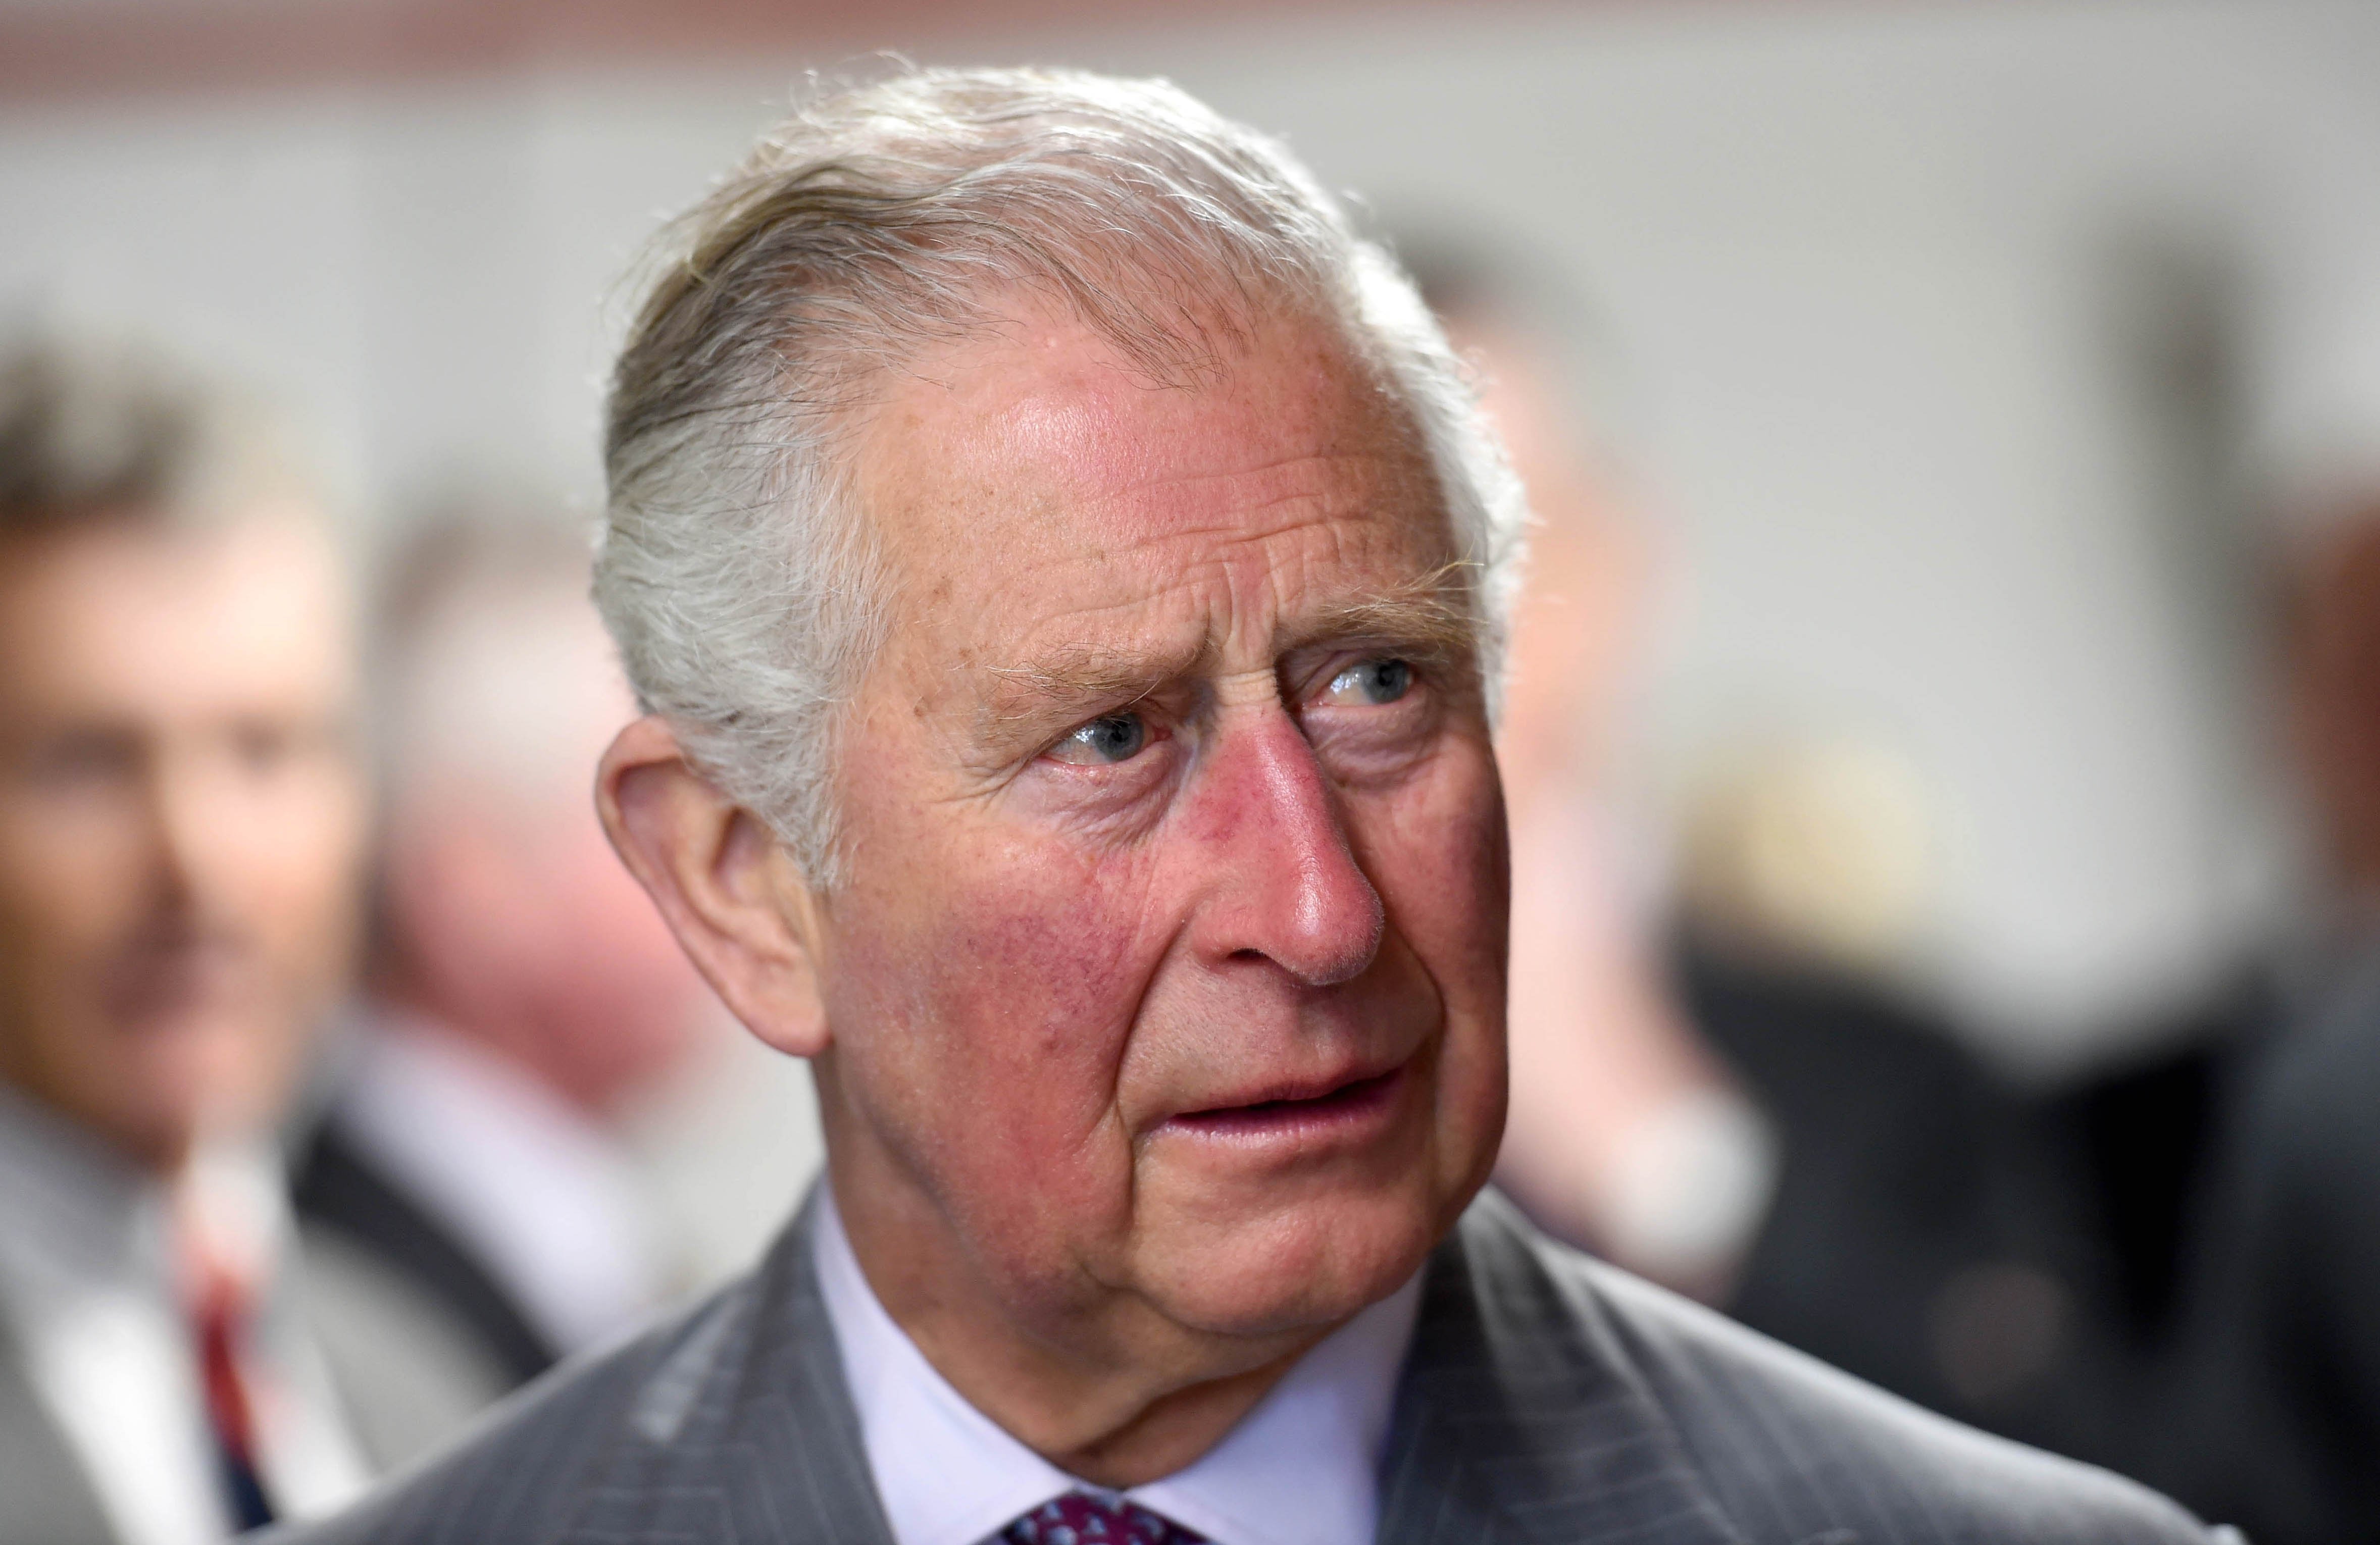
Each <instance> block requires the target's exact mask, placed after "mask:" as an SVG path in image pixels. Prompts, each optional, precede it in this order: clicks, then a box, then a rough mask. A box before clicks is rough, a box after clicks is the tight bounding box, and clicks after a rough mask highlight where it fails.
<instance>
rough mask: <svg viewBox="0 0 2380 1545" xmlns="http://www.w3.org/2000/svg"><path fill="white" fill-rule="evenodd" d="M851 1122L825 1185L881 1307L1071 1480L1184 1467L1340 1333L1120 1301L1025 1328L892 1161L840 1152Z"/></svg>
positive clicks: (1112, 1481) (1057, 1313) (973, 1399)
mask: <svg viewBox="0 0 2380 1545" xmlns="http://www.w3.org/2000/svg"><path fill="white" fill-rule="evenodd" d="M819 1072H820V1104H821V1107H822V1109H824V1110H827V1111H829V1112H831V1111H832V1102H831V1098H830V1088H829V1086H830V1084H831V1075H830V1074H829V1073H828V1072H827V1070H826V1068H824V1067H823V1066H820V1068H819ZM847 1126H848V1123H846V1122H844V1121H840V1120H838V1119H836V1118H835V1117H834V1116H832V1115H829V1116H828V1117H827V1120H826V1127H827V1143H828V1153H829V1155H830V1162H829V1165H828V1169H827V1174H828V1183H829V1185H830V1186H831V1187H832V1190H833V1193H834V1199H835V1206H836V1211H837V1212H838V1213H840V1214H841V1216H842V1219H843V1224H844V1234H845V1235H846V1237H848V1238H849V1239H850V1241H851V1249H852V1253H853V1255H854V1256H855V1257H856V1259H857V1261H858V1263H859V1268H860V1272H861V1274H862V1275H863V1276H865V1277H866V1279H867V1282H868V1287H869V1289H870V1290H871V1291H872V1292H873V1293H874V1294H875V1296H876V1298H877V1301H878V1302H879V1303H880V1304H881V1305H882V1306H883V1308H884V1310H885V1312H886V1313H887V1314H888V1315H889V1316H890V1317H891V1318H892V1322H893V1323H894V1324H895V1325H897V1326H899V1327H900V1329H901V1331H902V1333H903V1334H905V1335H906V1336H907V1337H908V1338H909V1340H910V1341H911V1343H912V1344H914V1345H915V1346H917V1350H918V1351H919V1352H920V1353H921V1354H922V1355H923V1356H924V1357H925V1358H926V1360H927V1361H928V1362H929V1363H930V1364H931V1365H932V1366H933V1368H934V1370H935V1371H936V1372H938V1373H940V1374H941V1376H942V1377H943V1378H944V1379H945V1380H947V1381H948V1382H950V1384H951V1386H952V1388H953V1389H955V1390H957V1391H958V1393H959V1394H961V1395H963V1396H965V1399H966V1401H967V1403H968V1404H969V1405H972V1406H975V1408H976V1409H977V1410H978V1411H981V1412H982V1413H983V1414H984V1415H985V1416H987V1417H989V1418H990V1419H991V1420H992V1421H994V1422H995V1423H997V1424H998V1425H999V1426H1000V1427H1001V1428H1002V1430H1005V1431H1007V1432H1008V1433H1009V1434H1010V1435H1011V1436H1013V1437H1014V1438H1015V1439H1016V1440H1017V1441H1018V1442H1022V1443H1024V1444H1025V1445H1026V1447H1027V1448H1030V1449H1032V1450H1033V1451H1034V1452H1035V1453H1037V1454H1040V1455H1041V1456H1042V1457H1043V1458H1044V1459H1047V1460H1048V1461H1050V1464H1052V1465H1054V1466H1056V1467H1058V1468H1060V1469H1062V1470H1064V1471H1065V1472H1067V1473H1068V1474H1069V1475H1073V1476H1077V1477H1080V1478H1081V1479H1085V1480H1087V1481H1090V1482H1092V1483H1094V1484H1096V1485H1099V1486H1106V1487H1111V1488H1113V1489H1115V1490H1118V1491H1121V1490H1123V1489H1125V1488H1127V1487H1132V1486H1139V1485H1143V1484H1146V1483H1147V1482H1149V1481H1152V1480H1156V1479H1160V1478H1162V1477H1165V1476H1169V1475H1172V1474H1173V1473H1174V1472H1175V1471H1177V1470H1181V1469H1183V1468H1185V1467H1188V1466H1189V1465H1191V1464H1193V1463H1195V1462H1196V1460H1197V1459H1198V1458H1200V1457H1201V1456H1202V1455H1204V1454H1206V1453H1207V1452H1208V1450H1209V1449H1212V1448H1213V1447H1214V1446H1215V1445H1216V1444H1217V1443H1219V1442H1221V1441H1222V1440H1223V1437H1224V1435H1225V1434H1227V1433H1228V1432H1230V1431H1231V1430H1232V1429H1233V1427H1235V1426H1237V1425H1238V1424H1239V1422H1240V1420H1241V1418H1244V1417H1245V1416H1246V1415H1247V1414H1248V1412H1249V1411H1251V1410H1253V1409H1254V1408H1255V1407H1256V1406H1257V1402H1259V1401H1261V1400H1262V1399H1263V1398H1264V1397H1265V1395H1266V1394H1268V1393H1269V1392H1270V1391H1271V1389H1272V1387H1273V1386H1274V1385H1275V1384H1277V1383H1279V1382H1281V1378H1282V1376H1283V1375H1285V1374H1286V1373H1287V1372H1288V1371H1289V1370H1290V1369H1291V1368H1292V1367H1293V1365H1294V1364H1295V1363H1296V1361H1297V1359H1298V1358H1300V1357H1302V1356H1303V1355H1304V1354H1305V1352H1306V1351H1307V1350H1309V1349H1310V1348H1311V1347H1312V1346H1314V1345H1315V1344H1316V1343H1317V1342H1318V1341H1320V1340H1321V1339H1322V1338H1323V1337H1324V1336H1326V1335H1328V1334H1330V1332H1331V1331H1332V1330H1334V1329H1336V1328H1337V1327H1335V1326H1330V1325H1325V1326H1321V1327H1318V1328H1312V1329H1300V1330H1298V1331H1295V1332H1292V1333H1286V1334H1278V1335H1268V1336H1225V1335H1217V1334H1211V1333H1205V1332H1200V1331H1196V1330H1193V1329H1191V1328H1189V1327H1186V1326H1183V1325H1180V1324H1177V1323H1174V1322H1171V1321H1168V1320H1165V1319H1164V1318H1163V1317H1162V1316H1160V1314H1158V1313H1157V1311H1156V1310H1154V1309H1153V1308H1152V1307H1151V1306H1149V1305H1148V1303H1147V1301H1146V1300H1145V1299H1143V1298H1138V1297H1136V1296H1134V1295H1130V1294H1125V1293H1116V1292H1098V1293H1095V1294H1094V1295H1093V1296H1092V1297H1091V1298H1090V1300H1089V1301H1087V1302H1070V1303H1068V1304H1066V1305H1065V1306H1063V1307H1062V1308H1060V1309H1056V1310H1042V1311H1038V1312H1034V1313H1032V1314H1031V1316H1030V1318H1029V1319H1028V1318H1026V1315H1024V1314H1022V1313H1020V1312H1019V1311H1018V1310H1016V1309H1014V1307H1012V1306H1010V1305H1009V1304H1007V1303H1005V1302H1003V1301H1002V1297H1001V1296H1000V1295H999V1294H997V1293H996V1292H994V1291H993V1290H992V1289H991V1287H990V1285H988V1284H986V1283H985V1282H984V1280H983V1277H982V1273H981V1270H980V1268H979V1267H978V1266H977V1264H976V1263H975V1262H974V1261H971V1260H969V1259H968V1258H967V1256H966V1253H965V1251H964V1250H963V1249H960V1248H959V1247H958V1246H957V1245H956V1243H955V1241H954V1239H953V1236H952V1233H951V1230H950V1228H949V1225H948V1224H947V1222H946V1220H944V1219H943V1218H942V1216H941V1214H940V1213H939V1212H937V1211H935V1210H934V1209H933V1207H932V1205H931V1203H930V1201H929V1200H928V1199H926V1198H925V1197H924V1196H923V1195H922V1193H921V1192H920V1191H919V1190H918V1189H917V1188H916V1187H914V1186H912V1185H908V1184H905V1183H904V1181H905V1177H903V1176H901V1175H899V1174H898V1172H897V1169H896V1166H895V1165H894V1164H893V1163H892V1161H890V1160H889V1157H888V1156H885V1155H882V1154H881V1153H878V1152H876V1151H873V1150H871V1149H869V1148H868V1147H866V1146H865V1145H861V1144H855V1143H853V1142H851V1141H847V1140H846V1141H841V1142H838V1141H837V1138H838V1136H839V1135H842V1134H839V1132H838V1129H839V1128H847Z"/></svg>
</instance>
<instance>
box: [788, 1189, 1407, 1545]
mask: <svg viewBox="0 0 2380 1545" xmlns="http://www.w3.org/2000/svg"><path fill="white" fill-rule="evenodd" d="M813 1227H814V1228H815V1231H816V1232H815V1236H814V1237H813V1239H812V1244H813V1247H814V1249H813V1258H814V1259H815V1260H816V1261H817V1263H818V1274H819V1285H820V1290H821V1291H822V1293H823V1295H824V1297H825V1299H826V1310H827V1318H828V1320H829V1321H830V1322H832V1324H833V1326H834V1338H835V1344H836V1346H837V1349H838V1350H839V1351H840V1352H841V1353H842V1356H843V1367H844V1378H845V1380H846V1381H847V1382H849V1384H850V1386H851V1398H852V1403H853V1404H854V1405H855V1406H857V1407H858V1412H859V1430H860V1438H861V1442H862V1443H863V1445H864V1446H865V1448H866V1450H867V1453H868V1469H869V1470H870V1472H871V1473H872V1474H873V1475H874V1477H875V1479H876V1491H877V1494H878V1495H879V1496H880V1497H881V1498H882V1499H883V1502H884V1514H885V1517H886V1518H887V1520H888V1521H889V1522H890V1523H891V1524H892V1539H893V1540H894V1542H895V1545H984V1542H986V1541H988V1540H990V1539H993V1538H994V1537H995V1536H997V1535H998V1534H999V1533H1000V1531H1001V1530H1002V1528H1004V1527H1006V1526H1007V1525H1008V1524H1010V1523H1011V1522H1013V1521H1014V1520H1015V1519H1016V1518H1018V1517H1019V1516H1021V1515H1024V1514H1026V1513H1028V1512H1030V1511H1031V1510H1032V1509H1034V1508H1036V1507H1038V1506H1039V1505H1040V1504H1041V1503H1045V1502H1048V1501H1049V1500H1050V1498H1052V1497H1054V1496H1057V1495H1059V1494H1061V1493H1062V1492H1065V1491H1078V1490H1079V1491H1101V1488H1099V1487H1095V1486H1091V1485H1090V1484H1088V1483H1087V1482H1085V1481H1079V1480H1077V1479H1075V1478H1074V1477H1072V1476H1070V1475H1068V1474H1066V1473H1065V1472H1064V1471H1063V1470H1061V1469H1059V1468H1058V1467H1056V1466H1054V1465H1052V1464H1050V1462H1049V1461H1048V1460H1046V1459H1044V1458H1042V1457H1041V1456H1040V1455H1039V1454H1036V1453H1034V1452H1033V1451H1032V1450H1031V1449H1029V1448H1026V1446H1025V1445H1024V1444H1023V1443H1021V1442H1017V1441H1016V1440H1015V1439H1014V1438H1013V1437H1010V1436H1009V1435H1008V1433H1007V1432H1005V1431H1004V1430H1002V1429H1001V1428H1000V1427H999V1426H998V1425H997V1424H995V1423H994V1422H993V1421H992V1420H991V1418H989V1417H987V1416H985V1415H984V1414H983V1413H982V1412H980V1411H978V1410H977V1409H976V1408H975V1407H974V1406H971V1405H969V1404H968V1403H967V1401H966V1398H965V1396H963V1395H961V1394H959V1393H958V1391H956V1390H954V1389H953V1388H952V1387H951V1386H950V1383H949V1382H947V1381H946V1380H944V1379H943V1378H942V1376H941V1374H940V1373H937V1372H936V1371H934V1369H933V1366H932V1365H931V1364H930V1363H929V1362H927V1361H926V1358H925V1355H924V1354H923V1353H921V1352H919V1351H918V1350H917V1346H916V1344H915V1343H913V1342H911V1341H910V1339H909V1337H908V1335H907V1334H905V1332H903V1331H902V1329H901V1328H900V1327H899V1326H898V1325H896V1324H894V1323H893V1322H892V1316H891V1315H890V1314H888V1313H886V1312H885V1310H884V1306H883V1305H882V1304H881V1303H880V1302H879V1301H878V1300H877V1298H876V1294H875V1292H874V1290H873V1289H871V1288H870V1287H869V1286H868V1279H867V1277H866V1276H865V1275H863V1274H862V1273H861V1272H860V1269H859V1261H858V1260H857V1258H856V1257H855V1256H854V1255H853V1254H852V1249H851V1241H850V1239H849V1237H847V1236H846V1235H845V1234H844V1228H843V1220H842V1218H841V1216H840V1215H839V1214H837V1213H836V1212H835V1208H834V1199H833V1196H832V1193H830V1192H828V1191H827V1190H825V1189H823V1188H821V1189H820V1195H819V1206H818V1209H817V1211H816V1213H814V1214H813ZM1420 1307H1421V1277H1420V1275H1419V1273H1416V1274H1415V1277H1414V1278H1413V1280H1412V1281H1410V1282H1408V1283H1406V1284H1405V1285H1403V1287H1400V1288H1399V1289H1397V1291H1396V1292H1394V1293H1392V1294H1390V1296H1389V1297H1388V1298H1383V1299H1382V1300H1380V1301H1379V1302H1378V1303H1377V1304H1374V1305H1373V1306H1371V1307H1370V1308H1369V1309H1366V1310H1364V1311H1363V1312H1362V1313H1361V1314H1358V1315H1356V1316H1355V1318H1354V1319H1353V1320H1351V1321H1349V1322H1347V1323H1346V1324H1344V1325H1342V1326H1341V1327H1340V1328H1339V1329H1338V1330H1336V1331H1334V1332H1332V1333H1331V1334H1330V1336H1329V1337H1328V1338H1326V1339H1325V1340H1324V1341H1322V1342H1321V1343H1320V1344H1319V1345H1318V1346H1316V1347H1315V1348H1314V1349H1313V1350H1312V1351H1310V1352H1308V1353H1307V1354H1306V1355H1305V1357H1304V1358H1300V1359H1299V1360H1298V1362H1297V1365H1296V1366H1295V1367H1294V1368H1292V1369H1291V1370H1290V1371H1289V1373H1288V1374H1287V1375H1286V1376H1285V1377H1283V1378H1282V1380H1281V1382H1280V1383H1278V1384H1276V1385H1274V1386H1273V1389H1272V1391H1271V1393H1270V1394H1267V1395H1266V1396H1265V1397H1264V1399H1263V1400H1262V1401H1261V1402H1259V1403H1258V1404H1257V1407H1256V1408H1255V1409H1254V1410H1252V1411H1250V1412H1249V1413H1248V1414H1247V1415H1246V1416H1245V1417H1244V1418H1241V1420H1240V1423H1239V1425H1238V1426H1236V1427H1234V1428H1233V1429H1232V1430H1231V1431H1230V1432H1229V1433H1227V1434H1225V1436H1224V1438H1223V1441H1222V1442H1220V1443H1218V1444H1217V1445H1216V1446H1215V1447H1214V1448H1212V1449H1210V1450H1208V1453H1207V1454H1206V1455H1205V1456H1204V1457H1202V1458H1200V1459H1199V1460H1198V1461H1197V1462H1196V1463H1195V1464H1193V1465H1192V1466H1190V1467H1188V1468H1187V1469H1184V1470H1178V1471H1176V1472H1175V1473H1173V1474H1172V1475H1170V1476H1167V1477H1166V1478H1165V1479H1162V1480H1157V1481H1152V1482H1150V1483H1149V1484H1147V1485H1146V1486H1136V1487H1134V1488H1133V1489H1132V1490H1131V1491H1126V1492H1124V1493H1123V1495H1124V1496H1125V1497H1127V1498H1129V1499H1130V1500H1132V1501H1133V1502H1135V1503H1140V1504H1141V1505H1142V1506H1143V1507H1147V1508H1151V1509H1154V1510H1155V1511H1156V1512H1158V1513H1160V1514H1163V1515H1165V1516H1166V1517H1168V1518H1171V1519H1172V1520H1173V1521H1174V1522H1176V1523H1178V1524H1181V1525H1183V1526H1184V1527H1187V1528H1191V1529H1195V1530H1196V1531H1197V1532H1198V1533H1199V1534H1202V1535H1204V1536H1206V1537H1207V1539H1209V1540H1211V1541H1213V1545H1372V1537H1373V1531H1374V1528H1375V1527H1376V1526H1377V1524H1378V1508H1379V1497H1378V1471H1379V1462H1380V1449H1381V1445H1382V1444H1383V1443H1384V1442H1386V1440H1387V1438H1388V1430H1389V1418H1390V1408H1391V1406H1393V1405H1394V1403H1395V1400H1396V1386H1397V1376H1398V1374H1399V1372H1400V1371H1401V1370H1403V1366H1404V1358H1405V1350H1406V1348H1407V1347H1408V1346H1410V1345H1411V1343H1412V1341H1413V1333H1414V1322H1415V1316H1416V1315H1417V1314H1418V1312H1419V1310H1420ZM1109 1494H1112V1493H1109Z"/></svg>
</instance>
